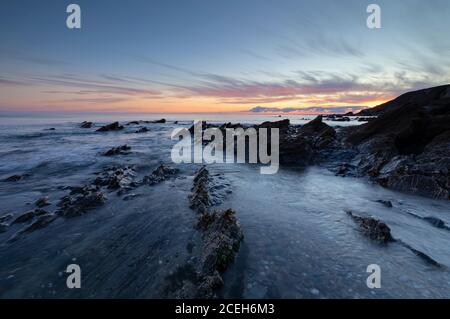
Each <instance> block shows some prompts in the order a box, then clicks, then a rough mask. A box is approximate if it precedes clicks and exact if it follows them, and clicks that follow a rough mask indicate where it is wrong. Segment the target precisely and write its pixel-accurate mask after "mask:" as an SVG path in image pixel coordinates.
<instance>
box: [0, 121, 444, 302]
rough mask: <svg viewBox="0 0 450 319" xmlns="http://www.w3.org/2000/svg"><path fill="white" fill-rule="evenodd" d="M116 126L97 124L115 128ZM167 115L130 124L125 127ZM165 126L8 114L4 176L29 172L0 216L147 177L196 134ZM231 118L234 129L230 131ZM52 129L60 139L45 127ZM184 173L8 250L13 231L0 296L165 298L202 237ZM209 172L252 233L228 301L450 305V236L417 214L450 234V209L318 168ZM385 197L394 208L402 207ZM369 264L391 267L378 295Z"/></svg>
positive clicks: (231, 274)
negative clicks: (179, 140)
mask: <svg viewBox="0 0 450 319" xmlns="http://www.w3.org/2000/svg"><path fill="white" fill-rule="evenodd" d="M115 116H117V115H114V118H107V119H106V118H103V120H102V121H101V122H102V123H105V122H110V121H112V120H113V119H118V118H117V117H115ZM189 116H190V115H189ZM161 117H164V116H158V115H156V116H154V117H147V118H142V117H138V116H136V115H133V116H130V117H127V118H126V119H123V117H122V118H121V119H122V120H121V121H122V122H124V123H125V122H126V121H128V120H136V119H138V120H139V119H159V118H161ZM301 117H304V116H301ZM166 118H167V119H168V120H178V121H182V122H180V123H179V124H177V125H175V124H174V123H172V122H168V123H166V124H142V126H146V127H147V128H148V129H149V130H150V131H149V132H147V133H144V134H135V133H134V131H136V129H137V127H138V126H126V127H125V129H124V130H123V131H120V132H108V133H98V132H95V128H92V129H81V128H79V125H78V124H79V122H81V121H83V120H94V121H95V119H94V118H93V117H89V118H86V117H85V116H83V118H78V119H74V118H73V117H71V118H70V120H69V121H67V119H61V118H58V119H54V121H53V120H52V121H49V120H45V119H34V120H26V121H25V120H23V119H21V120H17V119H14V120H11V118H10V120H6V119H5V118H2V119H1V126H0V137H1V138H0V179H3V178H5V177H8V176H10V175H13V174H29V175H28V176H27V177H26V178H24V179H23V180H22V181H19V182H16V183H0V202H1V203H2V204H1V207H0V215H3V213H9V212H11V213H13V214H18V213H22V212H24V211H26V210H29V209H31V208H32V207H33V206H32V205H30V203H32V202H34V201H35V200H36V199H38V198H39V197H42V196H44V195H48V196H49V197H50V201H51V202H52V203H53V204H54V203H56V202H57V201H58V199H59V198H60V197H62V196H63V195H65V194H66V192H65V191H63V190H61V187H63V186H68V185H80V184H82V183H84V182H86V181H87V180H90V179H92V178H93V176H94V175H93V174H94V173H95V172H98V171H100V170H101V169H102V168H103V167H105V166H106V165H110V164H121V165H125V164H126V165H135V166H136V171H137V174H139V175H141V176H142V175H145V174H148V173H149V172H151V170H152V169H154V168H155V167H156V166H157V165H158V164H159V163H160V162H161V161H164V162H170V149H171V145H172V143H173V142H171V141H170V133H171V131H172V129H173V128H174V127H175V126H180V125H182V126H186V127H188V126H190V121H189V120H188V117H179V118H175V117H174V118H173V119H171V118H170V117H168V116H166ZM267 119H268V118H264V119H259V121H262V120H267ZM276 119H278V118H272V120H276ZM208 120H212V118H208ZM235 120H236V121H239V122H241V123H242V122H246V121H247V120H246V118H245V120H244V118H239V119H235ZM252 120H254V121H256V118H254V117H252ZM20 121H23V122H20ZM27 121H28V122H27ZM227 121H232V122H235V121H233V120H232V119H231V118H230V119H228V118H227V119H226V120H224V119H222V121H221V122H227ZM249 121H250V120H249ZM27 123H28V124H27ZM29 123H32V124H29ZM97 125H100V123H98V124H97ZM50 127H53V128H55V130H53V131H49V130H47V129H48V128H50ZM122 144H128V145H130V146H131V147H132V154H130V155H127V156H117V157H104V156H101V155H100V154H101V153H102V152H104V151H106V150H108V149H109V148H111V147H113V146H118V145H122ZM179 168H180V169H181V172H180V176H181V177H180V178H179V179H175V180H173V181H167V182H165V183H163V184H161V185H157V186H155V187H151V188H150V187H143V188H140V189H138V190H137V192H139V193H140V194H141V196H140V197H137V198H136V199H135V200H133V201H130V202H125V201H123V200H121V198H120V197H118V196H117V195H116V194H112V193H111V194H107V196H108V201H107V204H106V205H105V206H104V207H102V208H100V209H98V210H96V211H93V212H90V213H89V214H87V215H85V216H82V217H79V218H75V219H71V220H58V221H57V222H54V223H53V224H51V225H49V226H48V227H47V228H45V229H43V230H39V231H36V232H34V233H32V234H29V235H28V236H27V237H26V238H23V239H21V240H19V241H17V242H14V243H6V240H7V239H8V238H9V237H10V236H11V232H14V231H16V230H18V229H13V230H10V231H8V232H6V233H0V243H1V244H0V287H1V288H0V297H43V296H44V297H49V296H50V297H52V296H54V297H160V296H161V291H160V290H159V288H160V287H162V286H163V285H164V278H165V277H166V276H168V275H169V274H170V273H171V272H172V271H173V270H174V269H175V268H176V267H177V266H179V265H180V264H182V263H183V261H184V260H187V259H188V258H189V253H188V252H187V251H186V249H185V246H186V243H187V242H188V241H189V240H194V241H195V237H196V236H198V235H196V232H195V231H194V229H193V227H192V226H193V224H194V222H195V213H194V212H192V211H191V210H190V209H189V204H188V200H187V196H188V194H189V193H190V187H191V185H192V176H193V174H194V172H195V170H196V169H197V168H198V166H195V165H185V166H182V167H179ZM210 169H211V171H213V172H220V173H224V176H225V178H226V179H227V180H228V181H229V182H231V185H232V191H233V193H232V194H231V195H230V196H229V197H228V198H227V200H226V201H225V202H224V203H223V204H222V205H221V206H223V208H229V207H231V208H233V209H235V210H236V212H237V218H238V219H239V221H240V223H241V225H242V228H243V231H244V234H245V240H244V243H243V245H242V247H241V250H240V253H239V255H238V258H237V260H236V262H235V263H234V264H233V265H232V266H231V267H230V269H229V270H228V271H227V272H226V274H225V282H226V285H225V287H224V288H223V289H222V291H221V294H223V296H225V297H245V298H263V297H276V298H282V297H289V298H363V297H364V298H371V297H375V298H376V297H381V298H402V297H405V298H409V297H421V298H432V297H437V298H450V274H449V271H448V267H449V266H450V250H449V247H450V231H448V230H446V229H438V228H436V227H434V226H432V225H431V224H430V223H428V222H427V221H425V220H423V219H420V218H417V217H414V216H421V217H428V216H433V217H437V218H439V219H441V220H443V221H444V222H445V223H446V224H447V225H450V215H449V212H450V203H449V202H448V201H439V200H432V199H427V198H422V197H417V196H410V195H406V194H402V193H398V192H393V191H390V190H387V189H384V188H382V187H380V186H377V185H372V184H370V183H368V181H366V180H364V179H354V178H341V177H336V176H334V175H333V174H332V173H330V172H329V171H327V170H326V169H325V168H321V167H310V168H308V169H306V170H300V169H293V168H291V169H287V168H283V169H281V170H280V172H279V173H278V174H275V175H260V174H259V168H258V167H257V166H255V165H237V164H236V165H233V164H231V165H228V164H224V165H211V166H210ZM376 200H390V201H391V202H392V204H393V208H387V207H385V206H384V205H382V204H380V203H378V202H376ZM53 208H54V206H50V207H49V208H48V209H50V210H51V209H53ZM346 209H350V210H353V211H355V212H357V213H360V214H362V215H364V214H367V215H373V216H375V217H377V218H379V219H381V220H383V221H384V222H386V223H387V224H388V226H389V227H390V228H391V230H392V234H393V236H394V238H396V239H398V240H401V241H403V242H405V243H406V244H407V245H409V246H411V247H412V248H414V249H416V250H418V251H421V252H423V253H425V254H427V255H428V256H430V257H431V258H433V259H434V260H436V261H437V262H439V263H440V264H442V265H443V267H442V268H436V267H434V266H432V265H430V264H428V263H427V262H425V261H424V260H423V259H421V258H420V257H419V256H417V255H415V254H414V253H413V252H412V251H411V250H409V249H408V248H406V247H405V246H403V245H401V244H399V243H390V244H388V245H381V244H378V243H374V242H372V241H370V240H369V239H367V238H366V237H364V236H363V235H362V234H361V232H360V231H359V229H358V227H357V226H356V225H355V223H354V222H353V221H352V220H351V219H350V218H349V217H348V216H347V215H346V214H345V210H346ZM197 240H198V239H197ZM73 258H76V260H78V262H79V263H80V264H82V266H83V269H84V273H85V274H86V276H87V277H86V286H85V288H84V290H82V291H77V292H74V291H69V290H67V289H66V288H65V286H64V280H63V278H62V277H61V275H59V273H60V272H61V271H62V270H63V269H64V267H65V265H67V263H70V262H71V260H72V259H73ZM373 263H375V264H378V265H380V267H381V269H382V288H381V289H375V290H372V289H369V288H367V286H366V278H367V276H368V274H367V273H366V267H367V266H368V265H369V264H373ZM130 265H132V266H130ZM136 267H137V268H136ZM49 284H51V285H50V286H49Z"/></svg>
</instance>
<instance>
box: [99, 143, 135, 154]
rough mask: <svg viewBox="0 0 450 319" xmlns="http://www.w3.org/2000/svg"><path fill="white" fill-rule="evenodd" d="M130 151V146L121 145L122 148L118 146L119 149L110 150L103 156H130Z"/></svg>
mask: <svg viewBox="0 0 450 319" xmlns="http://www.w3.org/2000/svg"><path fill="white" fill-rule="evenodd" d="M129 150H131V147H130V146H128V145H121V146H118V147H113V148H111V149H110V150H108V151H107V152H105V153H104V154H103V155H104V156H114V155H128V154H130V152H128V151H129Z"/></svg>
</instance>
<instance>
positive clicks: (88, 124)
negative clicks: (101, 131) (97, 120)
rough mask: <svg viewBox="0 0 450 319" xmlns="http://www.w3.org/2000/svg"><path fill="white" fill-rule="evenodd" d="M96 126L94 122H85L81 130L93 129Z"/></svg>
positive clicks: (81, 125)
mask: <svg viewBox="0 0 450 319" xmlns="http://www.w3.org/2000/svg"><path fill="white" fill-rule="evenodd" d="M93 125H94V123H92V122H88V121H84V122H83V123H81V124H80V127H81V128H91V127H92V126H93Z"/></svg>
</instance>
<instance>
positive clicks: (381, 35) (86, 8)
mask: <svg viewBox="0 0 450 319" xmlns="http://www.w3.org/2000/svg"><path fill="white" fill-rule="evenodd" d="M70 3H76V4H78V5H79V6H80V8H81V29H69V28H67V26H66V19H67V16H68V15H69V14H68V13H66V7H67V6H68V5H69V4H70ZM370 3H376V4H378V5H379V6H380V7H381V28H380V29H369V28H368V27H367V25H366V19H367V17H368V15H369V14H368V13H367V12H366V8H367V6H368V5H369V4H370ZM449 17H450V1H448V0H427V1H422V0H396V1H381V0H371V1H364V0H340V1H331V0H315V1H302V0H183V1H180V0H157V1H156V0H129V1H116V0H95V1H92V0H71V1H64V0H39V1H32V0H30V1H24V0H2V1H0V111H38V112H40V111H42V112H44V111H58V112H64V111H70V112H73V111H80V112H84V111H96V112H102V111H105V112H106V111H108V112H114V111H118V112H119V111H120V112H124V111H125V112H240V111H247V110H252V109H254V108H255V107H256V108H257V110H261V109H264V108H267V109H269V110H275V111H276V110H277V109H278V108H279V109H284V110H287V109H288V110H291V109H292V110H295V112H300V113H301V110H302V109H303V108H305V109H308V108H309V109H311V108H313V107H328V108H333V107H339V109H340V110H341V109H342V110H346V108H345V107H347V106H353V107H361V106H375V105H378V104H380V103H382V102H384V101H387V100H389V99H392V98H394V97H395V96H398V95H400V94H402V93H404V92H407V91H411V90H415V89H421V88H426V87H431V86H436V85H443V84H448V83H450V54H449V52H450V32H449V30H450V18H449ZM343 107H344V108H343Z"/></svg>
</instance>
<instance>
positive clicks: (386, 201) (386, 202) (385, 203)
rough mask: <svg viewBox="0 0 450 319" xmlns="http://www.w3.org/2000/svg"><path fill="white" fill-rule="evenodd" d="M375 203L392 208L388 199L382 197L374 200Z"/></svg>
mask: <svg viewBox="0 0 450 319" xmlns="http://www.w3.org/2000/svg"><path fill="white" fill-rule="evenodd" d="M376 202H377V203H380V204H383V205H384V206H386V207H388V208H392V207H393V205H392V202H391V201H390V200H383V199H379V200H376Z"/></svg>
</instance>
